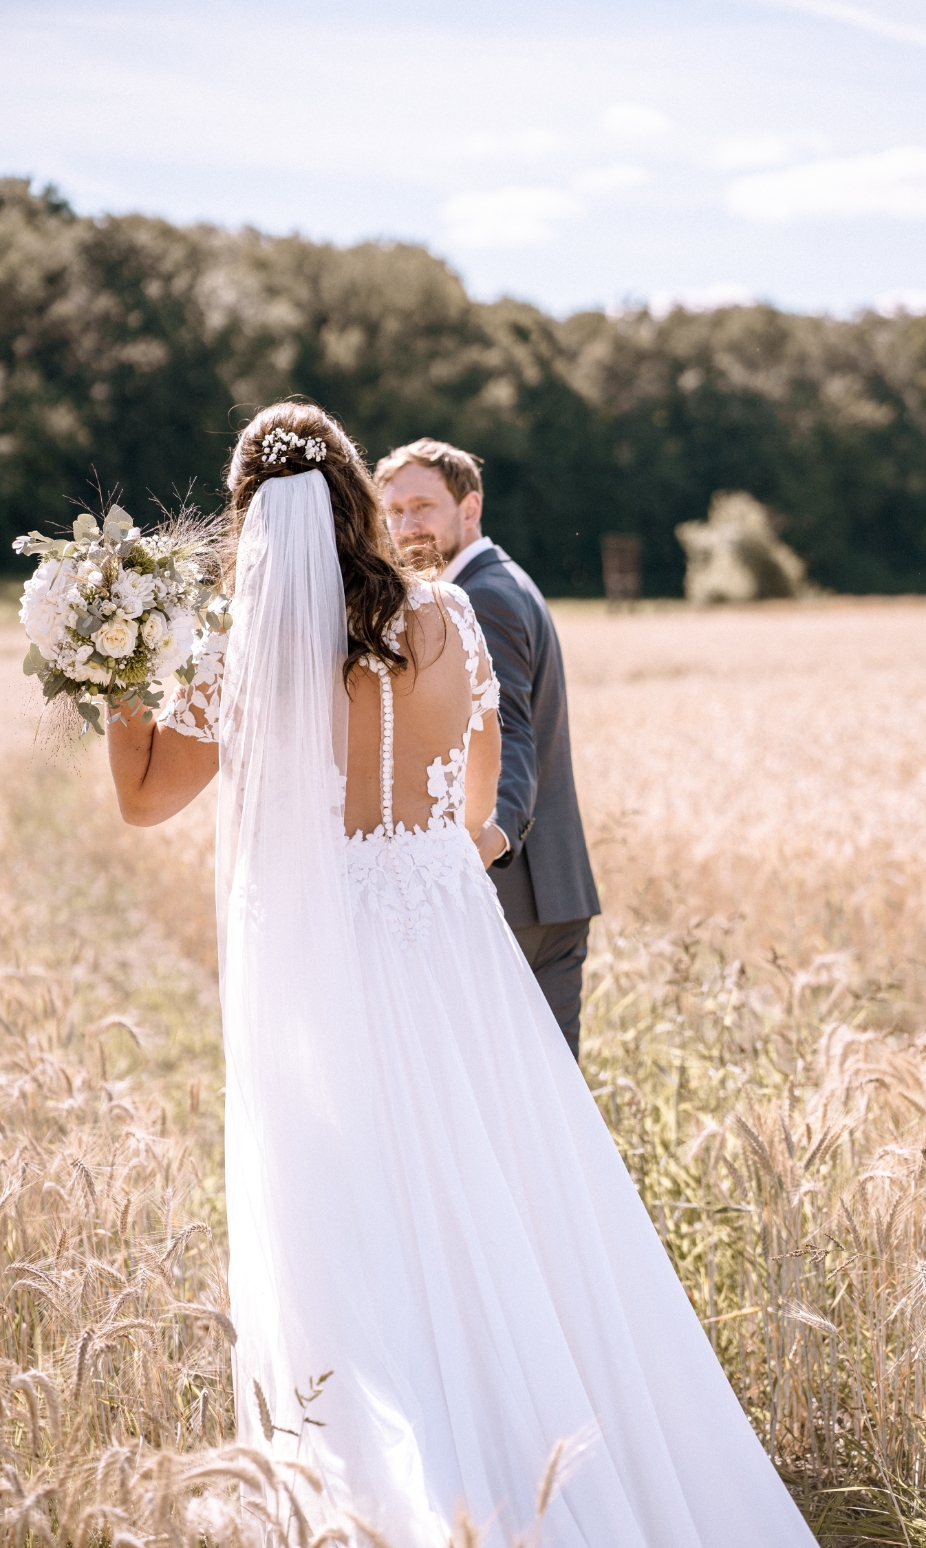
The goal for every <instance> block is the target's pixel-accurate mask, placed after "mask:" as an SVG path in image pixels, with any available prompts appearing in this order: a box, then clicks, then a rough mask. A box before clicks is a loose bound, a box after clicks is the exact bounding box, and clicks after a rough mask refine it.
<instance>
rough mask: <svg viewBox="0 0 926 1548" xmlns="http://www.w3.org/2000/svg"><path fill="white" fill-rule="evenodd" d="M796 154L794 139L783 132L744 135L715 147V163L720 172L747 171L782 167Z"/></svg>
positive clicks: (722, 141) (721, 142)
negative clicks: (756, 168)
mask: <svg viewBox="0 0 926 1548" xmlns="http://www.w3.org/2000/svg"><path fill="white" fill-rule="evenodd" d="M793 154H794V144H793V141H789V140H788V139H786V138H785V136H784V135H781V134H755V135H744V136H743V137H742V138H741V139H736V140H721V141H720V142H719V144H718V145H717V146H716V147H715V150H714V155H713V158H712V160H713V164H714V166H715V167H716V168H717V169H718V171H720V172H745V171H748V170H751V169H752V168H753V167H780V166H783V165H784V163H785V162H786V161H790V160H791V159H792V156H793Z"/></svg>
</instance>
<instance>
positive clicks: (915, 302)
mask: <svg viewBox="0 0 926 1548" xmlns="http://www.w3.org/2000/svg"><path fill="white" fill-rule="evenodd" d="M875 308H876V310H877V311H879V312H880V313H881V315H882V316H883V317H896V316H897V313H898V312H909V313H910V314H911V315H912V316H914V317H923V316H926V290H885V291H882V293H881V295H880V296H878V297H877V298H876V300H875Z"/></svg>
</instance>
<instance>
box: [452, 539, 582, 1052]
mask: <svg viewBox="0 0 926 1548" xmlns="http://www.w3.org/2000/svg"><path fill="white" fill-rule="evenodd" d="M456 584H457V585H458V586H461V587H462V588H463V590H464V591H466V592H467V593H468V595H469V599H470V601H471V602H472V604H473V610H474V611H475V614H476V617H477V618H478V619H479V622H480V624H481V625H482V629H483V633H484V634H485V637H486V643H487V644H488V647H489V652H490V654H491V656H492V662H493V665H494V667H495V671H496V673H497V675H498V680H499V683H500V684H501V718H502V772H501V778H500V780H499V784H498V804H497V806H496V820H497V822H498V825H499V827H500V828H501V829H502V830H503V831H504V833H505V834H506V836H507V838H508V842H509V844H510V846H511V847H510V849H509V850H508V851H507V853H506V854H504V855H503V856H502V858H501V859H500V860H497V861H496V862H495V864H494V865H493V866H492V867H491V870H490V873H489V874H490V875H491V877H492V880H493V881H494V883H495V886H496V888H497V890H498V896H499V900H500V902H501V905H502V908H503V909H504V911H505V917H506V919H507V920H508V923H509V924H510V925H511V928H512V929H513V930H514V933H515V935H516V936H517V937H518V939H519V940H520V942H521V945H522V948H523V949H524V952H525V955H526V956H527V959H528V961H529V962H530V964H531V966H532V968H533V969H534V972H535V974H536V976H537V979H538V982H539V983H540V986H541V988H542V989H543V991H544V994H545V995H546V997H547V1000H548V1001H549V1003H550V1006H551V1008H552V1010H553V1012H554V1015H555V1016H556V1018H557V1020H558V1021H559V1024H560V1026H561V1027H562V1029H563V1032H564V1034H565V1036H566V1039H567V1041H568V1043H569V1045H570V1047H571V1048H572V1051H573V1053H575V1054H576V1056H578V1047H579V997H580V994H581V988H582V964H583V962H584V960H585V954H586V950H587V940H588V923H589V919H590V918H591V916H592V914H597V913H598V911H599V903H598V894H597V892H596V890H595V882H594V879H593V877H592V868H591V865H590V863H589V858H588V850H587V848H586V845H585V835H584V833H583V831H582V819H581V817H580V815H579V803H578V801H577V799H576V790H575V782H574V780H573V774H572V753H571V750H570V746H569V720H568V715H567V711H566V679H565V674H564V672H563V658H562V654H561V652H560V647H559V640H558V639H557V637H556V630H555V629H554V627H553V620H552V618H551V617H550V613H549V609H548V608H547V605H546V603H545V602H544V600H543V597H542V596H541V595H540V592H539V591H538V590H537V587H536V586H535V585H534V583H533V581H532V580H531V578H530V576H529V575H527V574H526V573H525V572H524V570H522V569H521V567H520V565H517V564H515V562H514V560H513V559H510V558H509V557H508V555H507V554H506V553H505V551H504V549H502V548H499V547H498V546H497V545H493V547H491V548H488V549H485V550H484V551H483V552H482V553H479V554H477V555H476V556H475V558H473V559H471V560H470V561H469V563H468V564H466V565H464V567H463V569H462V570H461V571H460V572H459V574H458V575H457V576H456Z"/></svg>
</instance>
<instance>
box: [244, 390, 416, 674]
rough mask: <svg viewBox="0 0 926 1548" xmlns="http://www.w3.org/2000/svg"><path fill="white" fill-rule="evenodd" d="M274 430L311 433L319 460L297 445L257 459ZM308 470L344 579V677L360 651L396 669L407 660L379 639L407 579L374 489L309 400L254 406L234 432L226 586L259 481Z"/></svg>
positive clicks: (344, 439)
mask: <svg viewBox="0 0 926 1548" xmlns="http://www.w3.org/2000/svg"><path fill="white" fill-rule="evenodd" d="M276 428H279V429H280V430H283V431H284V432H289V431H292V433H293V434H294V435H295V436H297V437H298V438H299V439H300V440H306V439H307V438H308V437H311V438H312V439H313V440H315V441H322V442H324V445H325V456H324V458H323V459H322V460H321V461H319V460H318V459H317V458H315V457H313V458H311V459H310V460H308V461H307V460H306V457H305V452H304V449H303V448H301V447H294V446H288V447H287V448H286V453H285V455H286V461H285V462H282V461H280V462H274V463H270V462H264V461H263V460H262V459H263V456H264V446H263V439H264V436H265V435H268V434H269V433H270V431H271V430H274V429H276ZM315 469H317V470H318V472H319V473H321V475H322V477H323V478H324V480H325V482H326V483H327V485H328V489H329V491H330V493H331V509H332V511H333V513H334V536H335V543H336V545H337V551H338V562H339V564H340V566H341V577H342V579H343V582H344V601H345V603H346V606H347V626H348V632H349V638H348V655H347V661H346V663H345V666H344V678H345V681H346V680H347V678H348V676H349V673H350V670H351V668H352V667H353V666H354V665H355V663H356V662H357V661H359V660H360V658H361V656H366V655H371V656H377V657H378V658H379V660H380V661H383V662H385V663H386V665H387V666H389V667H391V668H402V667H404V666H406V665H407V664H408V662H407V658H406V657H405V656H402V655H399V654H398V653H397V652H396V651H395V650H393V649H392V647H391V646H390V645H388V644H387V643H386V641H385V639H384V634H385V631H386V627H387V625H388V624H390V623H391V622H392V620H393V619H394V618H395V616H396V614H397V613H398V612H400V611H401V609H402V608H403V607H404V606H405V602H406V598H407V595H408V579H407V576H406V574H405V573H404V571H403V569H402V567H401V565H400V563H399V560H398V556H397V554H396V551H395V548H394V547H393V543H392V539H391V537H390V536H389V530H388V528H387V526H386V519H385V515H384V513H383V507H382V502H381V499H380V495H379V491H378V490H377V488H376V486H375V484H374V483H373V480H372V478H371V476H370V474H369V471H368V470H367V468H366V465H365V464H364V461H363V459H362V457H361V455H360V453H359V451H358V450H357V448H356V446H355V445H354V443H353V441H352V440H351V439H350V437H349V436H348V435H345V433H344V431H343V430H342V429H341V427H340V425H338V424H335V421H334V420H333V419H331V418H330V417H329V415H327V414H326V413H325V411H324V409H320V408H318V407H317V406H316V405H315V404H312V403H293V402H286V403H272V404H271V405H270V407H269V408H265V409H261V411H260V413H259V414H256V415H255V417H254V418H253V419H252V420H251V423H250V424H249V425H246V426H245V428H244V430H242V432H241V434H240V436H239V437H238V444H237V445H236V447H235V449H234V451H233V453H232V456H231V460H230V462H229V465H228V473H227V478H226V482H227V484H228V488H229V489H230V490H231V499H230V501H229V503H228V507H227V517H228V529H227V534H228V535H227V554H228V570H229V575H230V583H231V584H232V585H233V583H234V555H235V551H236V550H237V547H238V539H239V537H240V535H241V528H242V527H243V526H244V518H245V516H246V515H247V510H248V506H249V505H250V503H251V501H252V500H253V498H254V496H255V494H256V493H257V491H258V489H259V488H260V486H261V484H263V483H265V482H266V480H267V479H268V478H289V477H291V476H292V475H293V474H294V473H307V472H311V471H313V470H315Z"/></svg>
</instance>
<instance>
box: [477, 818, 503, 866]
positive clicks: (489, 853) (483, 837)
mask: <svg viewBox="0 0 926 1548" xmlns="http://www.w3.org/2000/svg"><path fill="white" fill-rule="evenodd" d="M476 848H477V849H478V851H479V858H480V860H481V861H482V863H483V865H484V866H485V868H486V870H488V869H489V866H490V865H492V864H493V862H494V861H495V860H498V859H500V858H501V856H502V855H503V854H504V853H505V850H506V849H507V848H508V840H507V838H506V837H505V835H504V833H503V832H502V830H501V828H499V827H498V826H497V824H496V823H494V822H484V823H483V824H482V827H481V828H480V829H479V832H478V833H477V834H476Z"/></svg>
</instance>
